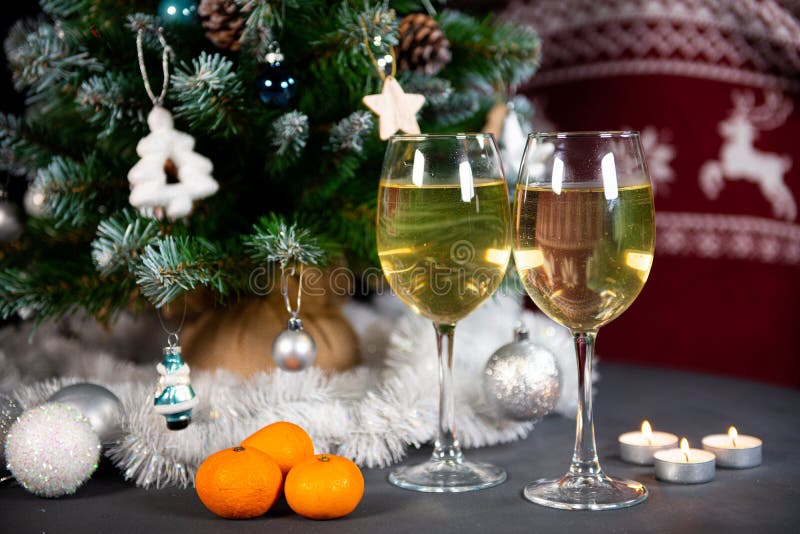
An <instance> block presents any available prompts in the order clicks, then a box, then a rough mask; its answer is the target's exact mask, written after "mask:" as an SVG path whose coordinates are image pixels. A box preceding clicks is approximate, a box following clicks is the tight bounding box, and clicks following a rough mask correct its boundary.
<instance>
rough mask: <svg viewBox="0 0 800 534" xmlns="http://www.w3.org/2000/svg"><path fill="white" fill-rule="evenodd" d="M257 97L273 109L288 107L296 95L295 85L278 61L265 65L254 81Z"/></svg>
mask: <svg viewBox="0 0 800 534" xmlns="http://www.w3.org/2000/svg"><path fill="white" fill-rule="evenodd" d="M256 90H257V91H258V97H259V98H260V99H261V101H262V102H263V103H265V104H266V105H268V106H272V107H275V108H285V107H288V106H289V104H290V103H291V101H292V99H293V98H294V96H295V94H297V83H296V82H295V79H294V77H293V76H292V74H291V73H290V72H289V70H288V69H287V68H286V67H284V66H283V65H282V64H281V62H280V61H276V62H274V63H267V65H265V66H264V69H263V70H262V71H261V72H260V73H259V74H258V78H257V79H256Z"/></svg>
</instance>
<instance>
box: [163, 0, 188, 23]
mask: <svg viewBox="0 0 800 534" xmlns="http://www.w3.org/2000/svg"><path fill="white" fill-rule="evenodd" d="M196 17H197V1H196V0H161V3H160V4H159V5H158V18H160V19H161V20H162V21H163V22H164V24H166V25H170V26H172V25H175V26H186V25H189V24H194V23H195V22H196Z"/></svg>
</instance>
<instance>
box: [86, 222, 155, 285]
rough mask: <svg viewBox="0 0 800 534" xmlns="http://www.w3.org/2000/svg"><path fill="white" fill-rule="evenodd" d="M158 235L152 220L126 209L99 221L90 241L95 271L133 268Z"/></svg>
mask: <svg viewBox="0 0 800 534" xmlns="http://www.w3.org/2000/svg"><path fill="white" fill-rule="evenodd" d="M159 234H160V228H159V225H158V223H157V222H156V221H155V220H154V219H149V218H145V217H141V216H139V215H137V214H135V213H134V212H133V211H131V210H129V209H124V210H122V211H120V212H119V213H118V214H116V215H114V216H112V217H109V218H108V219H104V220H103V221H100V224H99V225H98V226H97V238H96V239H95V240H94V241H92V259H93V260H94V263H95V265H96V266H97V270H98V271H99V272H100V273H101V274H103V275H106V276H107V275H110V274H112V273H115V272H118V271H120V270H122V269H127V270H130V269H133V268H134V266H135V265H136V263H137V262H138V260H139V257H140V256H141V254H142V252H143V251H144V249H145V247H147V246H148V245H150V244H151V243H153V242H154V241H155V239H156V238H157V237H158V236H159Z"/></svg>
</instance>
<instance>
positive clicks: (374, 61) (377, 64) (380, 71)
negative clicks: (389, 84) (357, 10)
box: [358, 15, 397, 81]
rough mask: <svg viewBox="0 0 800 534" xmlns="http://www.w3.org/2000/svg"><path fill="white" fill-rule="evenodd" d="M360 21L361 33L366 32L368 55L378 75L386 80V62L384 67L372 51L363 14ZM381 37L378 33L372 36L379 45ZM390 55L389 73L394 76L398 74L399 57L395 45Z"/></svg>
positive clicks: (365, 41) (390, 50) (365, 39)
mask: <svg viewBox="0 0 800 534" xmlns="http://www.w3.org/2000/svg"><path fill="white" fill-rule="evenodd" d="M358 22H359V23H360V24H361V33H363V34H364V48H365V49H366V50H367V55H368V56H369V59H370V61H371V62H372V66H373V67H375V70H376V71H378V75H379V76H380V77H381V80H384V81H386V78H387V76H386V71H385V69H384V67H385V63H384V67H382V66H381V64H380V62H379V61H378V59H377V58H376V57H375V54H374V53H373V52H372V45H371V43H370V39H369V31H368V30H367V23H366V22H365V21H364V17H363V15H362V16H359V17H358ZM380 39H381V37H380V35H376V36H375V37H373V38H372V42H374V43H375V44H376V45H378V44H380ZM376 41H377V42H376ZM389 56H390V57H391V58H392V61H391V63H392V66H391V72H390V73H389V77H390V78H394V77H395V75H396V74H397V58H396V57H395V53H394V48H393V47H392V48H390V49H389Z"/></svg>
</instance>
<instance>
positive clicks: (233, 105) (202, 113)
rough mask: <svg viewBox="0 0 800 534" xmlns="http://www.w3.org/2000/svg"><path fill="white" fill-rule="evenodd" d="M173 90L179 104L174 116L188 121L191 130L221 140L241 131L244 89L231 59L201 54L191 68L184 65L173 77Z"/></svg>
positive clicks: (193, 61) (218, 55)
mask: <svg viewBox="0 0 800 534" xmlns="http://www.w3.org/2000/svg"><path fill="white" fill-rule="evenodd" d="M172 89H173V91H174V98H175V99H176V100H178V102H180V105H178V106H177V107H176V108H175V115H176V116H179V117H183V118H185V119H186V120H188V121H189V124H190V126H191V127H192V128H198V129H203V130H205V131H206V132H207V133H208V134H216V135H220V136H222V137H230V136H233V135H236V134H237V133H238V132H239V126H238V122H239V119H241V117H240V116H239V110H240V109H241V108H242V105H241V98H242V96H243V95H244V87H243V86H242V82H241V81H240V80H239V78H238V77H237V76H236V74H235V72H233V63H232V62H231V60H229V59H227V58H225V57H224V56H222V55H220V54H216V53H215V54H207V53H206V52H201V53H200V56H198V57H197V58H195V59H193V60H192V63H191V65H188V64H185V63H184V64H182V65H181V67H180V68H179V69H178V70H177V72H176V73H175V74H174V75H173V76H172Z"/></svg>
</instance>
